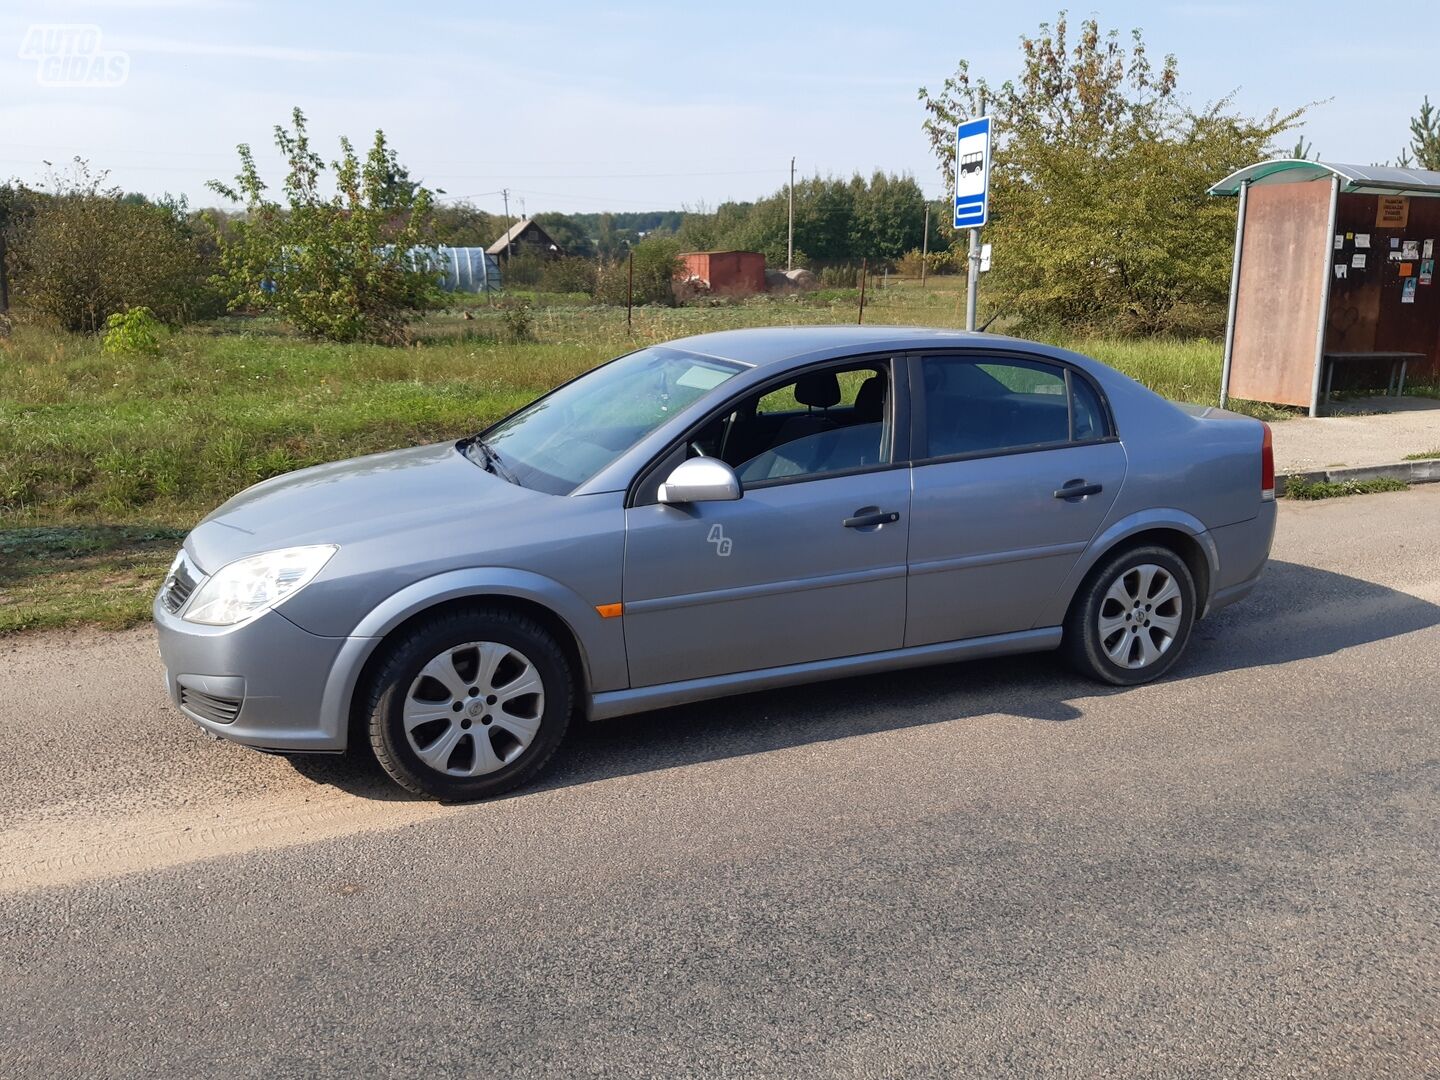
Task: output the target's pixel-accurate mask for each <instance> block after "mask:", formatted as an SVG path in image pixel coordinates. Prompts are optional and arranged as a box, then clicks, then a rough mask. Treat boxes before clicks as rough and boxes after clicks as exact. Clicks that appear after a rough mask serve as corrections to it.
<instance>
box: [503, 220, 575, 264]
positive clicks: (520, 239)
mask: <svg viewBox="0 0 1440 1080" xmlns="http://www.w3.org/2000/svg"><path fill="white" fill-rule="evenodd" d="M485 250H486V252H487V253H489V254H491V255H495V256H497V257H499V258H505V257H506V256H507V255H537V256H539V257H540V258H542V259H558V258H560V257H561V256H562V255H564V254H565V250H564V249H563V248H562V247H561V246H560V245H559V244H557V243H556V242H555V239H554V237H552V236H551V235H550V234H549V233H547V232H546V231H545V229H544V227H543V226H541V225H540V223H539V222H537V221H536V220H535V219H534V218H525V219H524V220H523V221H517V222H516V223H515V224H514V225H512V226H511V227H510V228H508V229H506V230H505V232H504V233H503V234H502V235H501V237H500V238H499V239H498V240H496V241H495V242H494V243H493V244H491V245H490V246H489V247H488V248H486V249H485Z"/></svg>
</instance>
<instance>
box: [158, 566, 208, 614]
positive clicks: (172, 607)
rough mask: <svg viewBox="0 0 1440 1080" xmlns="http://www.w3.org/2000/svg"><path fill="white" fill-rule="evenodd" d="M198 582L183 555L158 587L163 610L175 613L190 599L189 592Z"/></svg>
mask: <svg viewBox="0 0 1440 1080" xmlns="http://www.w3.org/2000/svg"><path fill="white" fill-rule="evenodd" d="M198 584H199V582H197V581H196V580H195V575H194V574H193V573H192V572H191V570H190V563H189V561H188V560H187V559H185V558H184V557H183V556H182V557H181V559H180V561H179V562H178V563H176V564H175V569H174V570H172V571H171V572H170V576H169V577H168V578H166V579H165V584H164V585H162V586H161V588H160V603H162V604H164V605H165V610H166V611H168V612H170V614H172V615H173V614H175V612H177V611H179V610H180V609H181V608H182V607H184V606H185V601H186V600H189V599H190V594H191V593H193V592H194V591H195V586H196V585H198Z"/></svg>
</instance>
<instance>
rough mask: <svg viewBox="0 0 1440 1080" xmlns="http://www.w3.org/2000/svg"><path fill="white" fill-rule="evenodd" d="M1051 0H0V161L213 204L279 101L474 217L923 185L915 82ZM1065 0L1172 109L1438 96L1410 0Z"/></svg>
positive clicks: (1035, 16) (1327, 138) (1373, 134)
mask: <svg viewBox="0 0 1440 1080" xmlns="http://www.w3.org/2000/svg"><path fill="white" fill-rule="evenodd" d="M1058 6H1059V5H1058V3H1050V4H1028V3H1021V2H1008V3H1004V4H993V5H978V4H973V3H958V2H956V3H932V2H929V0H892V2H890V3H886V4H877V3H875V2H874V0H865V2H861V3H851V2H848V0H832V2H829V3H824V4H818V3H813V2H812V3H776V2H774V0H771V2H768V3H748V2H739V0H729V2H724V3H721V2H715V0H711V2H708V3H685V2H683V0H681V2H676V0H671V2H668V3H662V4H649V3H634V4H619V5H608V6H607V5H605V4H604V3H597V2H590V3H579V2H566V3H547V2H544V0H532V2H530V3H509V4H490V5H485V4H479V3H475V2H473V0H471V2H467V3H450V2H446V0H429V2H427V3H408V4H400V3H390V4H382V3H378V2H374V0H350V2H347V3H335V2H332V0H290V2H288V3H275V2H270V0H78V2H66V0H44V2H43V3H42V2H34V0H0V178H9V177H16V178H19V179H21V180H24V181H27V182H31V183H35V182H38V181H40V180H42V179H43V178H44V176H45V174H46V172H47V169H46V166H45V164H44V162H45V161H50V162H55V163H63V162H65V161H68V160H69V159H70V158H72V157H74V156H76V155H79V156H81V157H84V158H86V159H87V160H88V161H89V162H90V163H91V164H92V166H93V167H95V168H99V169H108V170H109V180H110V181H111V182H112V183H114V184H115V185H118V186H120V187H123V188H125V189H126V190H130V191H140V192H144V193H146V194H149V195H161V194H164V193H170V194H175V195H184V196H186V197H188V198H189V200H190V202H191V204H192V205H196V206H202V205H216V204H221V202H220V200H219V199H218V197H217V196H215V195H213V194H212V193H210V192H209V191H207V190H206V188H205V181H206V180H209V179H214V178H220V179H226V180H228V179H230V178H231V177H232V176H233V175H234V172H235V169H236V156H235V146H236V144H237V143H241V142H248V143H250V144H252V145H253V146H254V147H255V150H256V153H257V157H258V160H259V163H260V166H261V172H262V175H268V176H269V177H271V178H272V179H273V180H275V181H277V182H278V180H279V174H278V171H277V169H276V163H277V162H278V158H277V156H276V155H275V154H274V152H273V149H272V144H271V129H272V128H273V126H274V125H275V124H276V123H280V122H283V121H285V120H287V119H288V117H289V114H290V110H291V108H292V107H293V106H295V105H299V106H300V107H301V108H302V109H303V110H304V111H305V113H306V114H307V116H308V117H309V119H310V129H311V135H312V138H313V140H314V143H315V145H316V146H317V148H318V149H319V150H320V151H321V152H323V153H324V154H325V155H326V157H327V160H328V158H329V157H330V156H332V155H333V153H334V151H335V149H336V139H337V138H338V137H339V136H340V135H342V134H343V135H349V136H350V137H351V139H352V140H353V141H354V142H355V143H356V144H357V145H359V146H361V147H363V146H365V145H367V144H368V143H369V141H370V138H371V137H372V135H373V132H374V130H375V128H377V127H379V128H383V129H384V131H385V132H386V135H387V137H388V138H389V140H390V142H391V144H392V145H393V146H394V147H395V148H396V149H397V151H398V152H399V155H400V160H401V161H402V162H403V163H404V164H405V165H406V166H407V167H408V168H409V169H410V172H411V174H412V175H413V176H415V177H417V178H420V179H421V180H423V182H425V183H426V184H427V185H429V186H430V187H432V188H440V189H444V191H445V192H446V196H445V198H447V199H451V200H453V199H459V198H468V199H469V200H470V201H471V202H473V203H474V204H475V205H477V206H480V207H482V208H483V209H487V210H492V211H496V212H499V211H501V210H502V209H503V203H502V196H501V194H500V192H501V190H502V189H507V188H508V189H509V191H510V212H511V213H512V214H518V213H520V212H522V211H523V212H526V213H535V212H539V211H541V210H561V211H567V212H582V211H599V210H614V211H622V210H657V209H681V208H688V209H697V208H701V207H706V206H708V207H714V206H715V205H716V204H718V203H720V202H722V201H725V200H727V199H753V198H756V197H759V196H763V195H766V194H768V193H770V192H773V191H775V190H777V189H778V188H779V187H780V186H781V185H783V184H784V183H785V180H786V178H787V174H788V170H789V163H790V158H791V156H792V155H793V156H794V157H795V158H796V169H797V172H798V173H799V174H801V175H813V174H820V175H827V174H837V175H846V176H848V175H849V174H850V173H852V172H854V171H857V170H858V171H860V172H862V173H866V174H868V173H870V172H872V171H873V170H875V169H877V168H879V169H885V170H888V171H893V172H908V173H910V174H912V175H914V176H915V177H916V178H917V179H918V180H919V181H920V183H921V185H922V186H923V187H924V188H925V189H926V191H927V192H928V193H929V194H930V195H932V196H934V197H937V198H938V197H940V196H942V195H943V194H944V192H943V190H942V188H941V181H940V177H939V174H938V171H937V169H936V165H935V162H934V159H933V158H932V157H931V156H930V152H929V150H928V148H927V145H926V141H925V137H924V134H923V133H922V131H921V129H920V125H921V122H922V120H923V119H924V116H923V112H922V109H921V106H920V104H919V102H918V101H917V100H916V89H917V87H919V86H929V87H931V88H932V89H935V88H938V87H939V85H940V84H941V83H942V82H943V81H944V79H945V78H946V76H947V75H949V74H951V73H952V72H953V71H954V69H955V65H956V62H957V61H958V60H960V59H961V58H966V59H968V60H970V62H971V65H972V71H974V72H976V73H978V74H983V75H986V76H987V77H989V78H991V79H992V80H997V81H998V80H1003V79H1004V78H1006V77H1007V76H1010V75H1013V74H1014V73H1015V72H1016V71H1017V70H1018V66H1019V60H1018V57H1019V49H1018V45H1017V43H1018V39H1019V36H1020V35H1021V34H1022V33H1026V32H1034V31H1035V30H1036V28H1037V27H1038V25H1039V24H1040V23H1041V22H1042V21H1044V20H1046V19H1053V18H1054V16H1055V14H1056V11H1057V9H1058ZM1090 14H1094V15H1095V16H1096V17H1098V18H1099V19H1100V20H1101V23H1102V25H1103V26H1106V27H1116V28H1119V29H1121V30H1123V31H1128V30H1129V29H1131V28H1133V27H1139V28H1141V29H1142V30H1143V31H1144V33H1145V39H1146V42H1147V45H1148V48H1149V50H1150V52H1151V54H1152V56H1154V57H1159V56H1161V55H1163V54H1165V53H1174V54H1175V55H1176V56H1177V58H1178V60H1179V64H1180V87H1181V89H1182V90H1183V91H1185V92H1186V93H1187V95H1188V96H1189V98H1190V101H1191V102H1192V103H1193V104H1195V105H1197V106H1198V105H1201V104H1203V103H1205V102H1207V101H1210V100H1214V99H1216V98H1219V97H1222V96H1224V95H1228V94H1234V96H1235V101H1236V104H1237V105H1238V107H1240V108H1242V109H1244V110H1247V111H1249V112H1252V113H1263V112H1265V111H1268V110H1269V109H1270V108H1272V107H1276V106H1279V107H1282V108H1287V109H1288V108H1291V107H1294V106H1299V105H1304V104H1307V103H1310V102H1316V103H1317V104H1316V105H1315V106H1314V108H1313V109H1312V110H1311V112H1310V114H1309V117H1308V119H1307V120H1306V122H1305V125H1304V133H1305V136H1306V138H1307V139H1309V140H1310V141H1311V142H1312V143H1313V144H1314V146H1315V148H1316V149H1317V150H1318V151H1319V152H1320V154H1321V156H1322V157H1323V158H1325V159H1326V160H1332V161H1350V162H1360V163H1369V162H1376V161H1389V160H1391V159H1393V158H1394V157H1395V156H1396V154H1397V153H1398V152H1399V151H1400V149H1401V148H1402V147H1403V146H1404V145H1405V144H1406V143H1407V141H1408V135H1407V126H1408V118H1409V117H1410V116H1411V115H1413V114H1414V113H1415V112H1416V110H1417V109H1418V107H1419V104H1420V102H1421V99H1422V98H1423V97H1424V96H1425V94H1426V93H1427V92H1429V93H1430V95H1431V97H1432V99H1434V100H1436V101H1437V102H1440V75H1437V74H1436V72H1437V71H1440V63H1437V61H1440V4H1437V3H1435V2H1434V0H1416V2H1413V3H1409V4H1397V5H1386V6H1385V7H1384V8H1383V12H1382V9H1381V8H1380V7H1379V6H1378V5H1358V4H1354V3H1348V4H1340V3H1305V2H1297V3H1273V4H1265V3H1175V4H1167V3H1164V2H1151V3H1108V4H1104V5H1103V6H1095V7H1086V8H1082V7H1074V8H1072V10H1071V16H1070V18H1071V22H1072V26H1073V24H1074V23H1076V22H1078V21H1079V20H1080V19H1081V18H1083V17H1085V16H1088V15H1090ZM65 27H70V28H71V29H69V30H66V29H64V28H65ZM76 28H78V29H76ZM67 80H68V81H69V82H78V83H79V84H80V85H69V84H67ZM1288 145H1289V144H1288V143H1287V146H1288ZM1217 179H1218V178H1217Z"/></svg>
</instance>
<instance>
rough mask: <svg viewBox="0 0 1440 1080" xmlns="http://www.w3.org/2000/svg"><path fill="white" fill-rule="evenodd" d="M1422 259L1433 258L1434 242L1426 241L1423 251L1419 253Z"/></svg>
mask: <svg viewBox="0 0 1440 1080" xmlns="http://www.w3.org/2000/svg"><path fill="white" fill-rule="evenodd" d="M1420 257H1421V258H1422V259H1433V258H1434V257H1435V241H1434V240H1426V241H1425V247H1424V250H1422V251H1421V252H1420Z"/></svg>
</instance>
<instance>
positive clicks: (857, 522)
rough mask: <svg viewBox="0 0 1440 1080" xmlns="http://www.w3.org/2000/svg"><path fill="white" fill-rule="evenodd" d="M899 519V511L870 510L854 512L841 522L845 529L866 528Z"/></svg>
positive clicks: (891, 522) (888, 523) (887, 523)
mask: <svg viewBox="0 0 1440 1080" xmlns="http://www.w3.org/2000/svg"><path fill="white" fill-rule="evenodd" d="M899 520H900V513H899V511H896V510H870V511H867V512H866V513H863V514H856V515H855V516H854V517H848V518H846V519H845V521H844V522H843V524H844V526H845V528H847V529H868V528H870V527H871V526H874V525H890V524H893V523H894V522H897V521H899Z"/></svg>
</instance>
